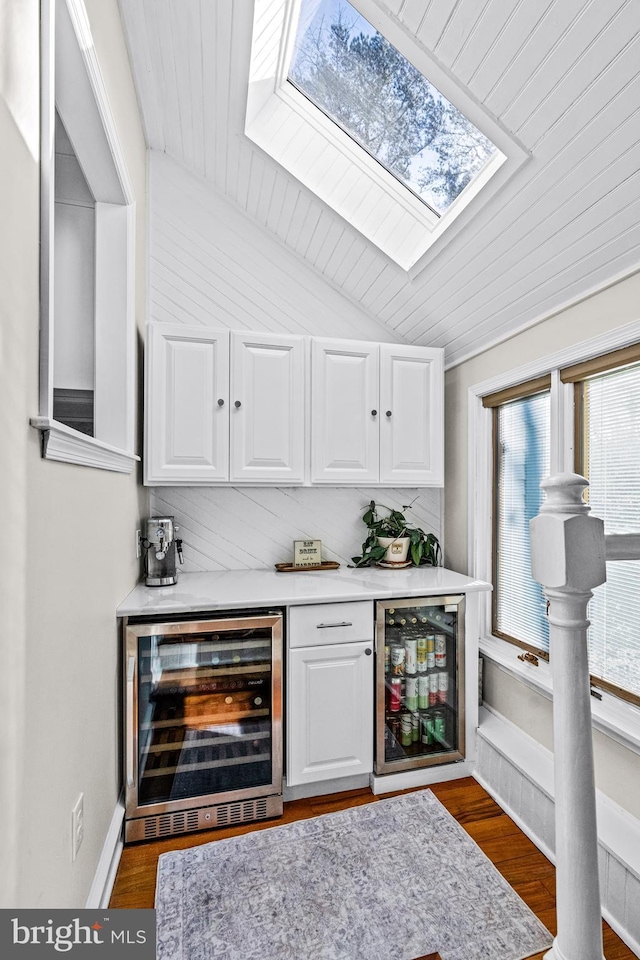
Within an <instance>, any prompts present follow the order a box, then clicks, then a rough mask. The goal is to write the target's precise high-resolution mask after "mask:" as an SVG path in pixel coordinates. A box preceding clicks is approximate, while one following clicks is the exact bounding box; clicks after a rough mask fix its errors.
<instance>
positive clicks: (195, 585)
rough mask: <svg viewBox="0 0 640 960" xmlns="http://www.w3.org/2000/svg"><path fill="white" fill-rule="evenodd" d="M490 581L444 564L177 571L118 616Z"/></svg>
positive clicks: (371, 596)
mask: <svg viewBox="0 0 640 960" xmlns="http://www.w3.org/2000/svg"><path fill="white" fill-rule="evenodd" d="M490 589H491V585H490V584H488V583H485V582H484V581H483V580H475V579H473V578H472V577H466V576H464V575H462V574H460V573H454V572H453V571H452V570H446V569H445V568H444V567H407V568H406V569H404V570H382V569H380V568H371V567H362V568H360V569H355V568H352V567H344V568H340V569H338V570H331V571H326V570H307V571H300V572H297V571H296V572H295V573H279V572H277V571H275V570H220V571H210V572H206V573H181V574H179V577H178V582H177V584H175V585H174V586H171V587H147V586H145V585H144V584H139V585H138V586H137V587H135V588H134V589H133V590H132V591H131V593H130V594H129V595H128V597H126V598H125V599H124V600H123V602H122V603H121V604H120V606H119V607H118V610H117V614H118V616H119V617H131V616H140V615H149V616H151V615H153V616H156V615H160V616H162V615H163V614H165V613H198V612H200V611H209V610H212V611H215V610H235V609H241V608H246V607H269V606H279V607H280V606H281V607H284V606H294V605H295V606H298V605H301V604H306V603H330V602H336V601H345V600H384V599H390V598H401V597H420V596H431V595H434V596H444V595H447V594H453V593H469V592H476V591H483V590H490Z"/></svg>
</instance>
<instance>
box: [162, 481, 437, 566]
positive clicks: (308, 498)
mask: <svg viewBox="0 0 640 960" xmlns="http://www.w3.org/2000/svg"><path fill="white" fill-rule="evenodd" d="M414 498H415V502H414V503H413V505H412V507H411V509H410V510H409V511H408V512H407V520H410V521H411V522H412V523H414V524H415V525H416V526H420V527H423V528H424V529H425V530H426V531H427V532H431V533H435V535H436V536H437V537H438V538H439V539H441V527H442V525H441V517H442V491H441V490H440V489H435V488H425V487H421V488H420V489H412V488H402V489H381V488H380V487H227V486H225V487H222V486H221V487H154V488H153V489H152V490H151V511H152V515H153V516H160V515H168V516H174V517H175V521H176V523H177V524H178V525H179V527H180V531H179V536H181V537H182V540H183V550H184V561H185V562H184V566H183V567H182V570H184V571H200V570H242V569H259V568H263V567H267V568H273V565H274V564H276V563H280V562H287V561H290V560H292V559H293V541H294V540H305V539H314V540H322V551H323V559H324V560H337V561H338V563H340V564H343V565H346V564H350V563H351V557H352V556H355V555H357V554H359V553H360V549H361V544H362V541H363V540H364V538H365V535H366V532H367V528H366V527H365V525H364V523H363V522H362V514H363V513H364V511H365V508H366V506H367V505H368V503H369V501H370V500H375V501H376V502H377V503H380V504H385V505H386V506H388V507H392V508H400V509H401V508H402V507H403V506H404V505H406V504H409V503H411V501H412V500H414Z"/></svg>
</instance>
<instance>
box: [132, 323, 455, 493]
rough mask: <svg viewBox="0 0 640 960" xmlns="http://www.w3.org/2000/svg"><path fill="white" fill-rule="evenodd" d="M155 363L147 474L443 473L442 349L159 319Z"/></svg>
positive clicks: (169, 480)
mask: <svg viewBox="0 0 640 960" xmlns="http://www.w3.org/2000/svg"><path fill="white" fill-rule="evenodd" d="M309 340H311V389H310V390H309V387H308V383H309V376H308V373H309V370H308V366H309V361H308V355H309V354H308V351H309ZM146 363H147V370H146V373H147V382H146V393H145V399H146V410H145V451H146V455H145V483H147V484H150V485H156V484H157V485H179V484H183V485H197V484H210V483H233V484H241V485H242V484H268V483H272V484H276V483H277V484H285V485H296V484H304V483H309V482H311V483H317V484H334V485H341V484H362V485H365V486H369V485H371V484H384V485H386V486H442V484H443V482H444V452H443V432H444V430H443V417H444V413H443V380H444V374H443V354H442V351H441V350H437V349H430V348H427V347H411V346H405V345H396V344H386V343H383V344H380V343H370V342H367V341H362V342H361V341H355V340H328V339H322V338H316V337H311V338H308V337H304V336H293V335H292V336H280V335H276V334H266V333H265V334H262V333H260V334H256V333H229V331H227V330H213V329H211V328H209V327H202V326H197V327H193V326H186V325H182V324H168V323H151V324H149V332H148V345H147V359H146ZM309 407H310V415H309Z"/></svg>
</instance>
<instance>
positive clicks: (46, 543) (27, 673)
mask: <svg viewBox="0 0 640 960" xmlns="http://www.w3.org/2000/svg"><path fill="white" fill-rule="evenodd" d="M86 7H87V10H88V13H89V18H90V21H91V27H92V31H93V35H94V40H95V43H96V48H97V54H98V58H99V60H100V64H101V67H102V70H103V74H104V79H105V83H106V87H107V91H108V95H109V100H110V103H111V107H112V110H113V113H114V117H115V121H116V126H117V129H118V133H119V136H120V138H121V142H122V147H123V151H124V155H125V159H126V163H127V167H128V170H129V174H130V179H131V181H132V183H133V186H134V190H135V194H136V198H137V204H138V206H137V215H138V218H137V251H136V260H137V269H136V273H137V276H136V281H137V301H136V305H137V322H138V327H139V329H140V330H141V329H142V328H143V325H144V312H145V279H144V278H145V177H146V158H145V145H144V140H143V135H142V129H141V125H140V121H139V117H138V110H137V103H136V99H135V93H134V89H133V84H132V80H131V76H130V73H129V67H128V61H127V56H126V49H125V44H124V40H123V36H122V32H121V27H120V19H119V14H118V8H117V3H116V0H86ZM38 124H39V4H38V2H37V0H0V143H2V149H1V150H0V209H2V218H1V219H0V319H1V324H0V478H1V480H0V483H1V487H2V494H3V544H2V550H1V551H0V567H1V570H0V610H2V628H1V629H0V647H1V650H0V660H1V662H2V671H3V677H2V688H3V710H2V716H3V733H2V737H1V738H0V762H1V764H2V769H1V771H0V809H2V817H1V818H0V823H1V827H0V831H1V833H0V862H2V870H1V871H0V907H10V906H11V907H36V906H41V907H48V908H55V907H82V906H84V904H85V902H86V899H87V895H88V892H89V889H90V886H91V883H92V881H93V877H94V874H95V870H96V865H97V862H98V858H99V856H100V853H101V849H102V844H103V842H104V839H105V836H106V832H107V829H108V827H109V823H110V821H111V817H112V814H113V811H114V808H115V805H116V802H117V798H118V789H119V781H120V777H119V773H118V739H117V730H118V713H117V711H118V689H119V677H118V636H117V628H116V621H115V609H116V606H117V604H118V603H119V602H120V601H121V600H122V599H123V597H124V596H125V595H126V594H127V592H128V591H129V590H130V589H131V588H132V587H133V585H134V584H135V582H136V580H137V578H138V574H139V570H138V563H137V561H136V559H135V551H134V547H133V544H134V533H135V529H136V527H137V526H138V525H139V517H140V516H142V515H144V514H146V512H147V510H148V505H147V497H146V492H145V491H144V490H143V489H142V487H141V486H140V483H139V479H138V477H137V476H136V475H135V474H133V475H132V476H125V475H122V474H116V473H109V472H105V471H100V470H93V469H89V468H84V467H76V466H71V465H67V464H62V463H56V462H53V461H48V460H43V459H41V456H40V436H39V433H38V431H36V430H35V429H34V428H32V427H31V426H30V425H29V418H30V417H32V416H37V414H38V330H39V320H38V268H39V260H38V257H39V249H38V248H39V206H38V205H39V170H38V155H39V132H38ZM81 792H83V793H84V809H85V838H84V843H83V845H82V847H81V849H80V851H79V854H78V857H77V859H76V861H75V862H74V863H72V861H71V808H72V806H73V804H74V802H75V800H76V798H77V796H78V794H79V793H81Z"/></svg>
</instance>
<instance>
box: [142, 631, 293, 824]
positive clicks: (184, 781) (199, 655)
mask: <svg viewBox="0 0 640 960" xmlns="http://www.w3.org/2000/svg"><path fill="white" fill-rule="evenodd" d="M273 619H274V618H267V617H263V618H257V617H256V618H253V619H252V618H247V619H246V620H243V621H234V620H228V621H218V622H216V621H211V622H208V623H179V624H163V625H154V626H148V625H145V626H144V627H131V628H129V631H130V632H135V633H136V634H137V636H136V637H135V639H136V641H137V650H138V666H137V684H136V690H137V698H136V699H137V711H136V717H135V718H134V719H135V720H136V721H137V722H136V726H137V745H135V744H134V745H132V746H130V749H133V750H134V751H135V767H136V772H137V778H136V779H137V790H136V791H135V792H136V807H137V809H138V812H139V813H142V812H144V811H147V812H149V811H150V810H151V808H154V809H156V810H160V809H165V810H166V809H170V808H171V807H175V806H183V805H184V802H189V801H192V800H193V799H194V798H195V799H198V798H207V799H208V800H211V799H212V798H217V797H219V795H220V794H224V795H225V799H226V798H240V797H243V796H248V795H252V796H255V795H257V794H260V793H269V792H272V791H273V790H274V788H275V789H278V788H279V786H280V783H279V781H280V779H281V748H280V746H279V733H280V718H279V713H280V676H279V673H280V667H279V663H277V664H276V671H275V673H277V676H276V675H274V644H278V646H279V644H280V642H281V621H280V623H279V628H280V629H279V631H278V634H279V635H278V636H274V629H273V627H274V624H273V622H272V621H273ZM276 619H277V618H276ZM278 656H279V651H278ZM274 700H275V701H276V702H275V703H274ZM274 706H275V708H276V710H275V715H274ZM274 721H275V722H274Z"/></svg>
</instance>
